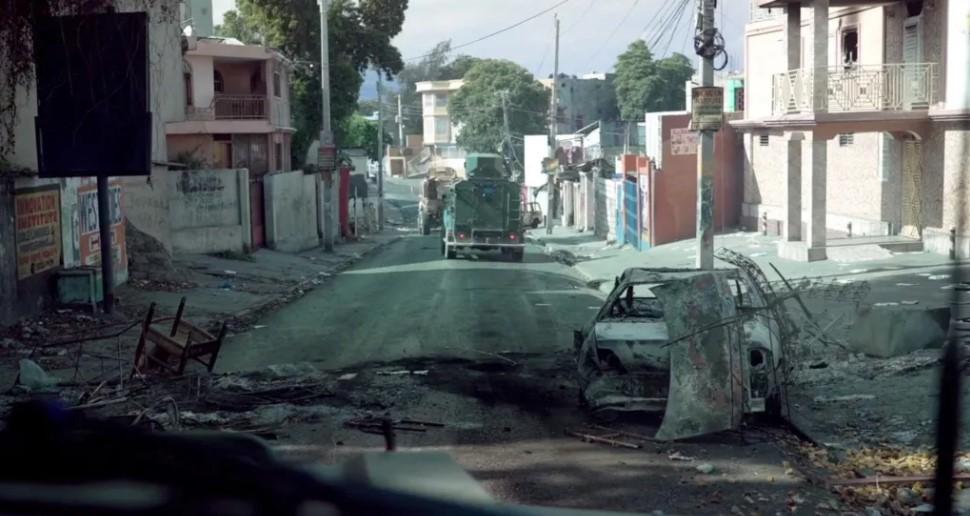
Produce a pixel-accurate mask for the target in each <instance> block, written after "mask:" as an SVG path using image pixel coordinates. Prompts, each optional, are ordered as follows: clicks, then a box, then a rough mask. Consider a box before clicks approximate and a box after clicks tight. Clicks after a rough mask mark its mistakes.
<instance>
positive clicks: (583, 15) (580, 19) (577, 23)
mask: <svg viewBox="0 0 970 516" xmlns="http://www.w3.org/2000/svg"><path fill="white" fill-rule="evenodd" d="M595 3H596V0H589V4H587V5H586V9H584V10H583V14H581V15H579V18H576V21H575V22H573V23H572V24H571V25H570V26H569V27H566V30H564V31H562V33H560V36H562V35H563V34H566V33H567V32H569V31H571V30H573V29H575V28H576V26H577V25H579V24H580V23H582V22H583V20H585V19H586V15H587V14H589V11H590V9H592V8H593V4H595Z"/></svg>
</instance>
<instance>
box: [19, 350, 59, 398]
mask: <svg viewBox="0 0 970 516" xmlns="http://www.w3.org/2000/svg"><path fill="white" fill-rule="evenodd" d="M58 381H59V380H58V379H57V378H55V377H53V376H51V375H49V374H47V372H46V371H44V369H43V368H42V367H40V366H39V365H37V362H34V361H33V360H31V359H29V358H23V359H21V360H20V385H21V386H23V387H24V388H25V389H27V390H29V391H34V392H43V391H50V390H53V389H54V388H55V387H56V386H57V383H58Z"/></svg>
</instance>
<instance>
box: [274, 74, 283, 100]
mask: <svg viewBox="0 0 970 516" xmlns="http://www.w3.org/2000/svg"><path fill="white" fill-rule="evenodd" d="M273 95H275V96H276V97H282V96H283V81H282V80H280V73H279V72H273Z"/></svg>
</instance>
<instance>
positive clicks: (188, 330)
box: [131, 297, 226, 376]
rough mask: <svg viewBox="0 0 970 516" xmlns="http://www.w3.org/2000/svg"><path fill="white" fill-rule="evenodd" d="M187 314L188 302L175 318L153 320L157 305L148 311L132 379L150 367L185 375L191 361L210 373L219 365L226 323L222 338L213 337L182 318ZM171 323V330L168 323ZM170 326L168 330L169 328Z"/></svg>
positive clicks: (221, 329)
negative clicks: (187, 365)
mask: <svg viewBox="0 0 970 516" xmlns="http://www.w3.org/2000/svg"><path fill="white" fill-rule="evenodd" d="M184 313H185V298H184V297H183V298H182V299H181V301H179V307H178V310H177V311H176V312H175V317H163V318H161V319H153V317H154V315H155V303H152V304H151V306H149V307H148V313H147V314H146V315H145V321H144V322H143V323H142V327H141V335H140V336H139V337H138V347H136V348H135V364H134V367H132V370H131V376H135V374H136V373H144V372H147V370H148V369H149V368H150V366H157V367H160V368H161V369H164V370H166V371H168V372H170V373H174V374H176V375H181V374H182V373H183V372H184V371H185V365H186V364H187V363H188V361H189V359H192V360H195V361H196V362H198V363H200V364H202V365H204V366H206V369H208V370H209V372H210V373H211V372H212V368H213V367H214V366H215V365H216V358H218V356H219V349H220V348H222V341H223V340H224V339H225V337H226V323H225V322H223V323H222V328H220V329H219V335H218V336H215V337H214V336H213V335H212V334H211V333H209V332H207V331H205V330H203V329H202V328H199V327H198V326H196V325H194V324H192V323H190V322H189V321H186V320H184V319H183V318H182V316H183V315H184ZM169 321H171V323H172V324H171V326H168V325H167V324H164V326H163V323H167V322H169ZM165 326H168V327H165Z"/></svg>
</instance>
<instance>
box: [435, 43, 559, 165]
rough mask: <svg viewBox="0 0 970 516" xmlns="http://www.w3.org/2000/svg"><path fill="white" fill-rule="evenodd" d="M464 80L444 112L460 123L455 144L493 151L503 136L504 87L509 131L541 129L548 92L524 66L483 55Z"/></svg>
mask: <svg viewBox="0 0 970 516" xmlns="http://www.w3.org/2000/svg"><path fill="white" fill-rule="evenodd" d="M464 79H465V84H464V85H463V86H462V87H461V89H459V90H458V92H457V93H455V94H454V95H453V96H452V97H451V99H450V100H449V105H448V112H449V114H450V115H451V118H452V119H453V120H454V122H455V123H458V124H461V133H459V135H458V144H459V145H461V146H462V147H464V148H466V149H468V150H470V151H476V152H496V151H497V150H499V148H500V147H501V144H502V142H503V140H504V127H503V119H502V101H501V98H500V97H499V92H500V91H503V90H506V91H508V106H509V110H508V114H509V132H510V133H512V135H513V136H514V135H518V136H522V135H524V134H533V133H544V132H545V121H546V113H547V110H548V104H549V92H548V91H547V90H546V88H544V87H543V86H542V84H540V83H539V82H538V81H536V80H535V78H533V77H532V74H530V73H529V72H528V70H526V69H525V68H522V67H521V66H519V65H517V64H515V63H513V62H511V61H506V60H499V59H483V60H481V61H479V62H478V63H476V64H475V65H473V66H472V67H471V69H469V70H468V72H467V73H465V76H464Z"/></svg>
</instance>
